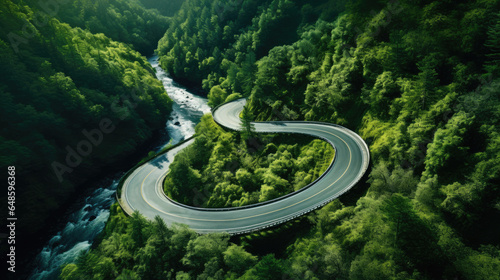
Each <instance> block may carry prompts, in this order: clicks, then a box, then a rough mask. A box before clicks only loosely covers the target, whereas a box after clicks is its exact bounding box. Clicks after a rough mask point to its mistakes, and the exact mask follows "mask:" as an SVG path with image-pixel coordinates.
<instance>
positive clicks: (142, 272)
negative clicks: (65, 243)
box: [61, 204, 257, 280]
mask: <svg viewBox="0 0 500 280" xmlns="http://www.w3.org/2000/svg"><path fill="white" fill-rule="evenodd" d="M112 208H118V209H119V206H118V205H117V204H114V205H113V206H112ZM113 212H114V213H113V219H115V220H117V223H113V224H111V223H108V225H107V226H106V229H105V232H111V233H112V234H111V235H106V236H105V237H104V239H103V240H102V242H101V243H100V245H99V246H97V247H96V248H95V249H92V250H91V251H90V252H88V253H86V254H84V255H82V256H81V257H80V258H79V259H78V260H77V261H76V262H75V263H72V264H67V265H65V266H64V267H63V269H62V273H61V279H64V280H69V279H151V280H155V279H176V278H177V279H209V277H212V278H210V279H225V278H226V277H232V278H233V279H234V278H237V277H239V276H241V275H242V274H243V273H244V272H245V270H246V269H247V268H250V267H253V266H254V265H255V264H256V263H257V257H255V256H253V255H252V254H250V253H248V252H247V251H245V249H243V248H242V247H240V246H238V245H235V244H229V236H228V235H227V234H208V235H201V236H199V235H197V234H196V233H194V232H193V231H191V230H190V229H188V228H187V227H185V226H182V225H173V226H170V227H167V226H166V225H165V222H164V221H163V220H162V219H161V218H159V217H156V218H155V219H154V221H147V220H145V219H144V217H142V216H141V215H140V214H138V213H134V214H133V215H132V217H126V216H125V215H124V214H123V212H122V211H121V210H118V211H113ZM138 225H140V227H139V226H138ZM116 226H119V228H117V227H116ZM138 231H140V232H141V233H140V234H138ZM140 243H142V245H140V246H139V244H140Z"/></svg>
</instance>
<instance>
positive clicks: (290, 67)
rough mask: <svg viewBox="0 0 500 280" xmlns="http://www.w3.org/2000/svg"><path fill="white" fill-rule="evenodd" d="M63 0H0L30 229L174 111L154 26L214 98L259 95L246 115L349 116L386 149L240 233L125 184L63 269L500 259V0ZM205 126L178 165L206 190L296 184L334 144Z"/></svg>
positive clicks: (424, 275)
mask: <svg viewBox="0 0 500 280" xmlns="http://www.w3.org/2000/svg"><path fill="white" fill-rule="evenodd" d="M47 3H49V2H47ZM47 3H46V2H43V1H35V0H14V1H7V0H0V27H1V28H0V62H1V64H0V65H1V66H2V67H0V95H1V98H0V100H1V101H0V107H1V108H0V115H1V117H0V122H1V123H2V124H1V130H0V168H1V169H3V170H7V167H8V166H16V173H17V178H18V182H17V186H18V188H17V189H16V194H17V200H16V212H17V213H18V214H17V215H18V216H19V222H18V224H17V226H18V228H17V232H18V234H28V233H31V234H35V233H37V231H39V230H40V229H41V228H42V227H43V226H44V224H45V222H46V221H47V219H48V217H49V216H50V214H52V213H54V212H55V211H56V210H57V209H59V207H60V206H61V204H63V203H64V201H65V200H66V199H67V198H68V197H69V196H70V195H71V194H72V193H74V192H76V191H79V190H80V189H81V187H82V186H84V184H85V182H86V181H88V180H89V179H91V178H93V177H94V176H96V174H98V173H100V172H101V171H102V170H103V169H105V168H108V167H109V166H110V165H112V164H114V163H117V162H119V161H120V160H122V159H124V158H125V157H126V156H127V155H130V154H132V153H134V151H136V150H137V148H138V147H139V146H140V145H141V144H143V143H145V142H146V141H147V140H148V139H150V138H151V137H152V135H153V131H155V130H157V129H159V128H161V127H163V126H164V124H165V121H166V119H167V117H168V114H169V112H170V110H171V100H170V99H169V98H168V96H167V95H166V93H165V90H164V88H163V86H162V85H161V83H160V82H159V81H158V80H157V79H155V77H154V71H153V69H152V68H151V66H150V65H149V64H148V63H147V61H146V59H145V58H144V57H143V56H142V55H141V53H142V54H149V53H151V52H152V51H153V49H154V47H155V45H156V43H158V44H157V53H158V54H159V56H160V62H161V66H162V67H163V68H164V69H166V70H167V71H168V72H169V73H170V75H171V76H172V77H174V78H175V79H176V80H178V81H181V82H183V83H185V84H188V85H191V86H199V87H202V88H203V89H204V90H205V91H206V92H207V94H208V98H209V105H211V106H212V107H215V106H217V105H219V104H222V103H224V102H226V101H229V100H234V99H236V98H239V97H247V98H248V99H249V102H248V105H247V107H246V108H245V110H244V111H243V115H242V117H243V120H244V122H245V123H247V124H248V121H249V120H251V119H255V120H260V121H264V120H309V121H324V122H331V123H336V124H340V125H343V126H346V127H348V128H350V129H352V130H353V131H356V132H358V133H359V134H360V135H361V137H362V138H363V139H365V141H366V142H367V143H368V145H369V148H370V152H371V159H372V162H371V169H369V171H368V172H369V174H368V176H367V180H366V181H364V182H361V183H360V184H358V186H356V187H355V189H354V190H353V191H351V192H350V193H349V194H347V196H343V197H341V198H340V199H338V200H335V201H333V202H331V203H329V204H328V205H326V206H325V207H323V208H321V209H319V210H316V211H314V212H312V213H310V214H307V215H305V216H304V217H301V218H299V219H298V220H296V221H293V222H289V223H287V224H284V225H281V226H278V227H275V228H273V229H270V230H267V231H263V232H258V233H253V234H248V235H245V236H240V237H230V236H229V235H227V234H208V235H198V234H196V233H195V232H193V231H192V230H190V229H189V228H187V227H186V226H183V225H172V226H167V225H166V224H165V223H164V221H163V220H161V219H155V220H153V221H149V220H146V219H145V218H143V217H142V216H141V215H140V214H139V213H135V214H134V215H133V216H132V217H126V216H125V215H124V214H123V212H122V211H121V209H120V208H119V206H118V204H114V205H113V206H112V208H111V216H110V219H109V221H108V223H107V225H106V228H105V230H104V231H103V233H102V234H101V236H100V238H99V240H98V242H96V244H95V245H94V247H93V249H92V250H90V251H89V252H83V253H82V255H81V256H80V257H79V258H78V260H77V261H76V262H75V263H72V264H67V265H65V266H64V268H63V269H62V273H61V278H62V279H415V280H417V279H418V280H420V279H498V277H499V276H498V275H499V274H498V271H500V238H499V237H500V226H499V225H498V220H499V219H500V190H499V185H500V130H499V129H500V100H499V97H500V93H499V92H500V77H499V74H500V68H499V65H500V47H499V46H500V13H499V11H500V1H498V0H473V1H464V0H459V1H448V0H443V1H431V0H418V1H414V0H379V1H369V0H339V1H332V0H312V1H306V0H231V1H221V0H215V1H208V0H184V1H180V0H177V1H149V0H99V1H86V0H79V1H52V2H50V3H51V4H50V5H49V4H47ZM177 9H179V10H178V11H177ZM175 11H176V12H175ZM174 12H175V13H174ZM162 36H163V37H162ZM160 38H161V39H160ZM158 40H159V41H158ZM196 135H197V138H196V141H195V144H194V145H193V146H192V147H190V148H188V149H186V150H185V151H183V152H182V153H181V154H179V155H178V156H177V158H176V160H175V162H174V163H172V166H171V173H170V174H169V176H168V177H167V179H166V181H165V191H166V193H168V194H169V195H170V196H172V197H173V198H175V199H177V200H178V201H180V202H183V203H187V204H191V205H195V206H203V207H232V206H241V205H248V204H252V203H257V202H262V201H265V200H269V199H272V198H275V197H277V196H280V195H283V194H286V193H289V192H292V191H294V190H297V189H299V188H301V187H303V186H305V185H306V184H307V183H309V182H311V181H312V180H314V178H316V177H317V176H318V175H319V174H320V173H321V172H322V171H323V170H325V168H326V166H327V165H328V164H329V163H330V162H331V159H332V157H333V149H331V147H329V145H327V144H326V143H325V142H323V141H320V140H317V139H316V140H313V139H310V138H308V137H298V136H297V137H296V136H295V135H294V136H293V137H289V136H287V135H253V134H252V133H251V129H249V130H246V131H244V132H243V133H237V132H229V131H225V130H223V129H221V128H220V127H219V126H217V125H216V124H215V123H214V122H213V120H212V118H211V117H210V116H204V117H203V119H202V121H201V123H200V124H199V125H198V127H197V128H196ZM181 184H182V186H185V187H184V188H180V187H179V186H180V185H181ZM3 195H5V194H3ZM1 199H2V200H3V201H7V199H6V198H4V197H2V198H1ZM2 205H3V207H2V210H1V212H2V216H1V218H2V219H3V220H5V217H4V215H6V214H7V210H6V207H7V204H2ZM272 243H275V244H272ZM270 244H271V245H270ZM2 246H4V243H2ZM2 249H3V248H2Z"/></svg>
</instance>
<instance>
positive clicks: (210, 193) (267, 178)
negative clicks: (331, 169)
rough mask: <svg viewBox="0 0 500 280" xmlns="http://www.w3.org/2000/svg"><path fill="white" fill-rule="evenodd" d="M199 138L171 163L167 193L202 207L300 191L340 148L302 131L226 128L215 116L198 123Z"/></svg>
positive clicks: (247, 202)
mask: <svg viewBox="0 0 500 280" xmlns="http://www.w3.org/2000/svg"><path fill="white" fill-rule="evenodd" d="M196 134H197V136H196V140H195V143H194V144H193V145H191V146H190V147H188V148H186V149H184V150H183V151H182V152H180V153H179V154H178V155H177V156H176V159H175V161H174V162H173V163H172V165H171V166H170V172H169V174H168V176H167V178H166V180H165V187H164V188H165V193H166V194H167V195H168V196H169V197H170V198H172V199H174V200H176V201H179V202H181V203H183V204H187V205H191V206H197V207H211V208H212V207H215V208H223V207H237V206H245V205H250V204H255V203H258V202H265V201H268V200H271V199H274V198H278V197H280V196H283V195H285V194H288V193H291V192H294V191H297V190H299V189H301V188H303V187H305V186H307V185H308V184H309V183H311V182H313V181H314V180H316V179H317V178H318V177H319V176H320V175H321V174H323V173H324V172H325V171H326V169H327V168H328V166H329V165H330V163H331V162H332V160H333V156H334V153H335V152H334V149H333V147H332V146H331V145H330V144H328V143H327V142H325V141H322V140H319V139H313V138H312V137H308V136H299V135H295V134H294V135H280V134H278V135H264V136H260V135H258V134H255V136H252V137H250V138H247V139H244V137H241V136H242V135H243V133H239V132H226V131H224V130H223V129H222V128H221V127H219V126H218V125H217V124H216V123H215V122H214V121H213V119H212V117H211V116H210V115H205V116H204V117H203V118H202V120H201V123H200V124H198V126H197V127H196Z"/></svg>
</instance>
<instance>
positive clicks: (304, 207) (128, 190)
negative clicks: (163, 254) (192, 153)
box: [119, 99, 370, 235]
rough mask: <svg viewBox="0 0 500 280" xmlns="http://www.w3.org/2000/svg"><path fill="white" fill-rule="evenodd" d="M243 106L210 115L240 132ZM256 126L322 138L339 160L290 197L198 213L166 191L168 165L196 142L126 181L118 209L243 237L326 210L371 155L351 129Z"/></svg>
mask: <svg viewBox="0 0 500 280" xmlns="http://www.w3.org/2000/svg"><path fill="white" fill-rule="evenodd" d="M245 103H246V100H245V99H240V100H236V101H233V102H229V103H226V104H224V105H222V106H220V107H218V108H216V109H215V110H214V112H213V113H212V114H213V118H214V120H215V121H216V122H217V123H218V124H219V125H221V126H224V127H226V128H229V129H233V130H240V129H241V122H240V119H239V114H240V112H241V111H242V110H243V107H244V105H245ZM253 124H254V125H255V132H260V133H301V134H308V135H312V136H314V137H318V138H322V139H324V140H325V141H327V142H329V143H330V144H331V145H332V146H333V147H334V148H335V150H336V153H335V159H334V160H333V161H332V163H331V164H330V167H329V168H328V169H327V171H326V172H325V173H324V174H323V175H321V177H320V178H318V179H317V180H316V181H315V182H313V183H312V184H310V185H309V186H307V187H305V188H303V189H301V190H299V191H297V192H294V193H292V194H289V195H287V196H284V197H281V198H278V199H275V200H272V201H268V202H266V203H261V204H257V205H252V206H249V207H241V208H224V209H205V208H195V207H190V206H186V205H182V204H179V203H177V202H174V201H172V200H170V199H169V198H167V196H166V195H165V194H164V192H163V188H162V183H163V179H164V178H165V176H166V174H167V173H168V168H169V166H170V163H171V162H172V161H173V159H174V157H175V155H176V154H177V153H178V152H179V151H181V150H182V149H183V148H185V147H187V146H188V145H190V144H192V143H193V141H194V140H190V141H187V142H185V143H183V144H182V145H180V146H178V147H176V148H174V149H172V150H170V151H169V152H168V153H166V154H164V155H162V156H160V157H158V158H155V159H154V160H152V161H150V162H147V163H145V164H143V165H142V166H140V167H139V168H137V169H136V170H135V171H134V172H132V173H131V174H130V175H129V176H128V177H127V179H126V180H125V181H124V184H123V188H122V192H121V197H120V199H119V201H120V205H121V206H122V208H123V209H124V211H125V212H127V213H128V214H131V213H132V212H133V211H136V210H137V211H139V212H140V213H141V214H142V215H144V216H145V217H146V218H149V219H153V218H154V217H155V216H157V215H158V216H160V217H161V218H162V219H163V220H164V221H165V222H166V223H167V224H168V225H171V224H172V223H181V224H187V225H188V226H189V227H190V228H191V229H193V230H195V231H196V232H198V233H202V234H204V233H210V232H228V233H229V234H232V235H237V234H244V233H248V232H252V231H256V230H261V229H264V228H268V227H272V226H274V225H277V224H280V223H284V222H286V221H289V220H292V219H294V218H296V217H299V216H301V215H304V214H306V213H308V212H311V211H313V210H315V209H317V208H319V207H322V206H323V205H325V204H327V203H328V202H331V201H332V200H334V199H336V198H338V197H339V196H340V195H342V194H343V193H345V192H346V191H348V190H349V189H351V188H352V187H353V186H354V185H355V184H356V183H357V182H358V181H359V180H360V179H361V178H362V176H363V174H364V173H365V172H366V170H367V168H368V164H369V161H370V154H369V150H368V147H367V145H366V144H365V142H364V141H363V140H362V139H361V137H359V135H357V134H356V133H354V132H352V131H351V130H349V129H347V128H344V127H341V126H337V125H332V124H328V123H314V122H302V121H282V122H254V123H253ZM195 199H196V197H195Z"/></svg>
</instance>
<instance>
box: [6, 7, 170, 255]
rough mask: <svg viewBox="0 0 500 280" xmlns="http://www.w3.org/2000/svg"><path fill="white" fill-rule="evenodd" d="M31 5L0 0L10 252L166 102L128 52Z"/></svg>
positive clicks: (112, 159) (127, 145)
mask: <svg viewBox="0 0 500 280" xmlns="http://www.w3.org/2000/svg"><path fill="white" fill-rule="evenodd" d="M31 2H34V1H0V65H1V67H0V96H1V97H0V122H1V126H0V127H1V130H0V168H1V169H2V170H7V167H8V166H15V168H16V174H17V175H16V178H17V188H16V190H15V194H16V203H15V213H16V216H17V217H18V219H19V221H18V223H17V227H16V232H17V235H18V236H19V238H21V239H22V240H25V241H24V242H22V243H21V244H20V245H19V248H22V247H23V245H24V246H28V244H27V243H29V241H30V240H32V239H30V238H27V237H28V236H35V235H37V234H39V231H40V230H41V228H42V227H44V226H46V224H47V221H48V219H49V218H50V217H51V215H52V214H53V213H54V212H55V211H56V210H59V209H60V207H61V206H62V205H64V204H65V203H66V200H67V199H68V197H69V196H70V195H72V194H74V193H75V192H81V191H82V187H84V186H85V182H87V181H89V180H92V179H94V178H95V176H96V175H98V174H101V173H102V172H103V171H105V170H106V169H107V168H108V169H109V168H110V167H112V166H113V165H116V164H117V163H118V162H119V161H120V160H122V159H124V158H126V157H127V156H130V155H131V154H132V153H134V152H136V150H137V148H138V147H139V146H140V145H142V144H143V143H145V142H146V141H147V140H148V139H150V138H151V137H152V135H153V132H154V131H155V130H158V129H160V128H163V127H164V124H165V121H166V118H167V117H168V114H169V112H170V110H171V103H172V101H171V100H170V99H169V97H168V96H167V94H166V92H165V89H164V88H163V85H162V84H161V82H159V81H158V80H157V79H156V77H155V76H154V71H153V69H152V67H151V65H150V64H149V63H148V62H147V61H146V59H145V57H143V56H141V55H140V53H138V52H137V51H136V50H134V49H132V48H131V47H130V46H129V45H127V44H124V43H121V42H117V41H113V40H112V39H110V38H109V37H107V36H106V35H104V34H102V33H99V34H93V33H91V32H89V31H88V30H87V29H85V30H84V29H81V28H79V27H71V26H70V25H68V24H67V23H64V22H61V21H60V20H59V19H57V18H56V17H52V16H54V15H51V14H50V11H60V12H59V14H61V15H62V14H63V10H64V9H65V7H59V6H57V4H55V6H50V7H49V8H48V7H46V6H43V5H41V6H40V5H38V4H30V3H31ZM98 2H104V1H98ZM42 4H43V3H42ZM75 7H76V8H75V10H74V11H78V10H80V11H82V12H83V11H84V10H85V9H83V8H81V9H80V7H79V6H75ZM144 11H145V10H144ZM89 13H90V12H89ZM148 17H149V16H148ZM61 18H62V17H61ZM162 25H163V23H161V24H160V25H159V26H156V27H155V28H156V29H157V30H158V29H161V28H162ZM141 28H142V27H141ZM165 29H166V27H165ZM165 29H163V30H165ZM110 32H111V33H112V32H114V31H110ZM6 195H7V191H6V192H3V193H2V197H1V199H2V201H4V202H6V201H7V197H6ZM7 206H9V205H8V204H7V203H2V210H1V213H2V214H1V217H2V219H3V220H4V221H5V215H7V213H8V211H7ZM6 244H7V243H2V252H3V250H4V249H5V248H4V246H6ZM30 249H31V250H32V248H30ZM3 256H5V255H3Z"/></svg>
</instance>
